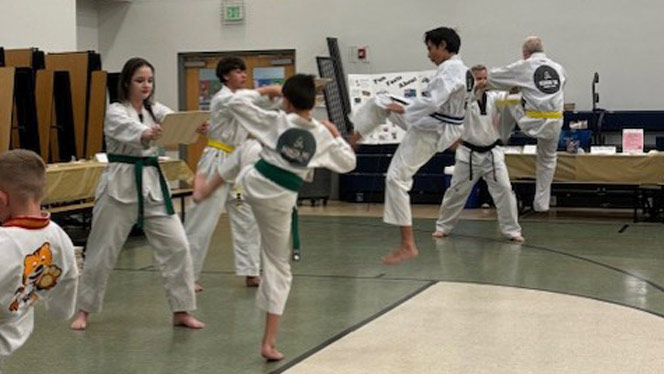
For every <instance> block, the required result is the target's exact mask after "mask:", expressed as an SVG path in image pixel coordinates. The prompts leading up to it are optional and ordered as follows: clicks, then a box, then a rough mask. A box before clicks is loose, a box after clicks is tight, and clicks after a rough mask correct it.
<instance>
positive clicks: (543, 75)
mask: <svg viewBox="0 0 664 374" xmlns="http://www.w3.org/2000/svg"><path fill="white" fill-rule="evenodd" d="M533 79H534V80H535V86H536V87H537V89H538V90H540V91H542V92H544V93H545V94H553V93H556V92H558V91H560V76H559V75H558V72H556V70H555V69H554V68H552V67H551V66H548V65H542V66H540V67H538V68H537V70H535V75H534V77H533Z"/></svg>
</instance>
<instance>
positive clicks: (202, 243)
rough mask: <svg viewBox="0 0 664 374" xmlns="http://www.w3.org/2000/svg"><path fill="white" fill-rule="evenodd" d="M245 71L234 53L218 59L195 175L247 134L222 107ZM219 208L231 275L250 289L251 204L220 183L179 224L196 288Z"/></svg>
mask: <svg viewBox="0 0 664 374" xmlns="http://www.w3.org/2000/svg"><path fill="white" fill-rule="evenodd" d="M246 69H247V68H246V65H245V64H244V61H242V59H240V58H237V57H224V58H222V59H221V60H220V61H219V63H218V64H217V77H218V78H219V80H220V81H221V82H222V83H223V86H222V88H221V90H220V91H219V92H217V93H216V94H215V95H214V97H213V98H212V102H211V105H210V126H209V129H208V132H207V137H208V144H207V147H206V148H205V150H204V151H203V155H202V156H201V159H200V161H199V162H198V167H197V171H198V173H202V174H204V175H206V176H209V175H210V174H211V173H212V171H213V170H214V168H215V167H216V166H217V165H218V164H219V163H220V162H221V163H223V162H224V161H225V159H226V158H227V157H228V156H229V155H230V154H231V153H232V152H233V150H234V149H235V147H237V146H238V145H240V144H242V142H244V141H245V139H246V138H247V131H246V130H245V129H243V128H242V127H241V126H240V125H239V124H238V122H237V121H236V120H235V119H234V118H233V116H232V115H231V114H230V111H229V110H228V102H229V101H230V100H231V99H232V98H233V94H234V93H235V92H236V91H237V90H239V89H241V88H242V87H243V86H244V84H245V81H246V79H247V72H246ZM224 207H225V208H226V211H227V212H228V215H229V218H230V224H231V235H232V239H233V250H234V253H235V273H236V275H238V276H243V277H245V284H246V285H247V286H248V287H256V286H258V284H259V282H260V277H259V275H260V255H259V254H260V236H259V234H258V227H257V226H256V219H255V218H254V214H253V213H252V211H251V208H250V207H249V206H248V204H246V202H245V201H244V200H243V199H242V192H241V190H240V188H239V187H236V186H234V185H232V184H226V185H225V186H224V188H221V189H220V190H218V191H216V192H215V194H214V195H213V196H211V197H210V199H208V200H206V201H204V202H201V203H200V204H196V205H194V207H193V208H192V209H191V212H190V213H189V214H188V215H187V220H186V221H185V223H184V228H185V232H186V233H187V240H188V241H189V246H190V249H191V257H192V261H193V264H194V276H195V278H196V290H197V291H202V290H203V287H202V286H201V285H200V282H199V278H200V275H201V271H202V269H203V262H204V260H205V256H206V254H207V251H208V248H209V246H210V239H211V238H212V234H213V233H214V230H215V229H216V227H217V223H218V222H219V217H220V216H221V213H222V210H223V208H224Z"/></svg>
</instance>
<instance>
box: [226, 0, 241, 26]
mask: <svg viewBox="0 0 664 374" xmlns="http://www.w3.org/2000/svg"><path fill="white" fill-rule="evenodd" d="M222 16H223V18H224V22H225V23H230V24H236V23H242V21H244V3H243V2H224V3H222Z"/></svg>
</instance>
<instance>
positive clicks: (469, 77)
mask: <svg viewBox="0 0 664 374" xmlns="http://www.w3.org/2000/svg"><path fill="white" fill-rule="evenodd" d="M474 87H475V77H474V76H473V73H472V72H471V71H470V70H467V71H466V92H470V91H472V90H473V88H474Z"/></svg>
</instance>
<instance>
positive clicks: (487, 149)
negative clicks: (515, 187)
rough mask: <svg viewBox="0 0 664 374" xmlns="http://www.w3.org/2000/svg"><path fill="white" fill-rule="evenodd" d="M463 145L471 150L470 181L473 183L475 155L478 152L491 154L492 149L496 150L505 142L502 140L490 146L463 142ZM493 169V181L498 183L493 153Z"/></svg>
mask: <svg viewBox="0 0 664 374" xmlns="http://www.w3.org/2000/svg"><path fill="white" fill-rule="evenodd" d="M461 144H462V145H463V146H464V147H466V148H468V149H470V162H469V164H470V180H471V181H472V180H473V153H475V152H477V153H487V152H491V150H492V149H494V148H496V147H497V146H499V145H502V144H503V142H502V141H500V139H498V140H496V141H495V142H493V144H490V145H475V144H472V143H468V142H467V141H465V140H464V141H462V142H461ZM491 168H492V169H493V180H494V181H498V179H497V178H496V161H495V160H494V158H493V153H491Z"/></svg>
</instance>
